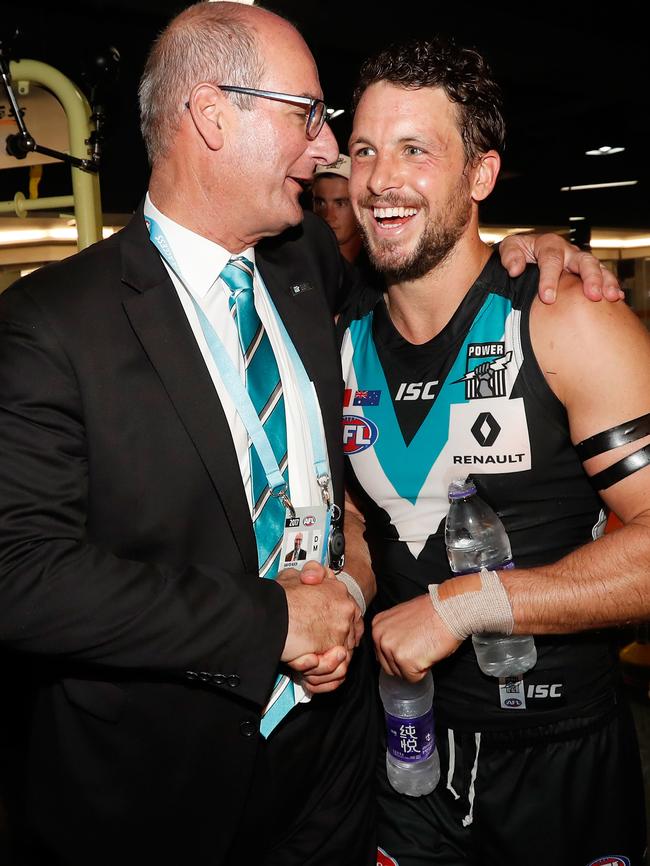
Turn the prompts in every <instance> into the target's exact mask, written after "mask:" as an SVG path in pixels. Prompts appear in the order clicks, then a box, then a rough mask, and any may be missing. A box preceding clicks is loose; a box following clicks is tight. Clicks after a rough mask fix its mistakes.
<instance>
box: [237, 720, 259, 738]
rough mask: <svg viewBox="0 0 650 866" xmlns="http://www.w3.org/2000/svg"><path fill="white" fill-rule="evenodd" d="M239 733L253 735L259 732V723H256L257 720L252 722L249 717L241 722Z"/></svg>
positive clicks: (243, 735)
mask: <svg viewBox="0 0 650 866" xmlns="http://www.w3.org/2000/svg"><path fill="white" fill-rule="evenodd" d="M239 733H240V734H241V735H242V737H252V736H253V735H254V734H256V733H257V725H256V724H255V722H252V721H250V720H249V719H247V720H246V721H245V722H240V723H239Z"/></svg>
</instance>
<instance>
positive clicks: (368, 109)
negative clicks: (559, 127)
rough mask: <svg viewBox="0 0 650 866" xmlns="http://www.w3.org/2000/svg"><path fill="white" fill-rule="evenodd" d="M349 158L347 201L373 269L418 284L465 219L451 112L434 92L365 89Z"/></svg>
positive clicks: (383, 85)
mask: <svg viewBox="0 0 650 866" xmlns="http://www.w3.org/2000/svg"><path fill="white" fill-rule="evenodd" d="M350 156H351V158H352V177H351V179H350V198H351V200H352V205H353V207H354V211H355V214H356V217H357V220H358V221H359V224H360V226H361V228H362V231H363V234H364V237H365V240H366V245H367V247H368V250H369V253H370V255H371V257H372V259H373V262H374V264H375V265H376V266H377V267H378V268H379V269H380V270H381V271H383V272H384V273H386V274H387V276H388V278H389V280H391V279H392V280H394V281H399V280H401V279H417V278H418V277H420V276H423V275H424V274H426V273H427V272H428V271H430V270H431V269H432V268H433V267H435V266H436V265H437V264H439V263H440V261H442V260H443V259H444V258H445V257H446V256H447V254H448V253H449V251H450V250H451V249H453V247H454V245H455V244H456V242H457V241H458V239H459V238H460V237H461V235H462V234H463V231H464V230H465V228H466V227H467V224H468V222H469V218H470V215H471V206H472V200H471V194H470V181H469V177H468V175H467V169H468V168H469V166H468V165H467V160H466V157H465V150H464V147H463V142H462V139H461V134H460V130H459V128H458V118H457V113H456V108H455V106H454V104H453V103H452V102H450V101H449V99H448V98H447V96H446V94H445V92H444V91H443V90H442V89H441V88H431V87H424V88H420V89H418V90H412V89H405V88H403V87H398V86H395V85H393V84H389V83H388V82H385V81H382V82H378V83H376V84H372V85H371V86H370V87H368V88H367V90H365V92H364V94H363V96H362V97H361V100H360V102H359V105H358V107H357V110H356V113H355V116H354V128H353V131H352V136H351V138H350Z"/></svg>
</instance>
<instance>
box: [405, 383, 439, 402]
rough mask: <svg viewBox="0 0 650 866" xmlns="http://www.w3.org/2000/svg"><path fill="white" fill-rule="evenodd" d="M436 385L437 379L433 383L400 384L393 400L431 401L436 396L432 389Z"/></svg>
mask: <svg viewBox="0 0 650 866" xmlns="http://www.w3.org/2000/svg"><path fill="white" fill-rule="evenodd" d="M437 384H438V380H437V379H436V380H435V381H433V382H402V384H401V385H400V386H399V388H398V389H397V394H395V400H433V398H434V397H435V396H436V395H435V394H434V393H433V389H434V388H435V386H436V385H437Z"/></svg>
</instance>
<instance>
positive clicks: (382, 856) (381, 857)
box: [377, 848, 399, 866]
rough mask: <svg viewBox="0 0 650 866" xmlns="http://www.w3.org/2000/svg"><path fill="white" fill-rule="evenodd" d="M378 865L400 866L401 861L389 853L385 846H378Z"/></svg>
mask: <svg viewBox="0 0 650 866" xmlns="http://www.w3.org/2000/svg"><path fill="white" fill-rule="evenodd" d="M377 866H399V863H398V862H397V860H395V859H393V857H391V856H390V854H387V853H386V852H385V851H384V849H383V848H377Z"/></svg>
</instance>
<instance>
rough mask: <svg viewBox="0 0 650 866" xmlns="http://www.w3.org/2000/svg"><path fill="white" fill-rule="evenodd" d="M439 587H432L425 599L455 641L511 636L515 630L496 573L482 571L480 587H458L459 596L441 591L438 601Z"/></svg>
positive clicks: (439, 585)
mask: <svg viewBox="0 0 650 866" xmlns="http://www.w3.org/2000/svg"><path fill="white" fill-rule="evenodd" d="M443 586H445V584H437V583H432V584H431V585H430V586H429V595H430V596H431V601H432V602H433V606H434V608H435V609H436V612H437V613H438V616H439V617H440V619H441V620H442V621H443V622H444V624H445V625H446V626H447V628H448V629H449V631H450V632H451V633H452V634H453V635H454V637H456V638H458V640H465V638H466V637H469V635H471V634H483V633H493V634H512V630H513V628H514V627H515V620H514V617H513V615H512V605H511V604H510V599H509V598H508V593H507V592H506V590H505V587H504V586H503V584H502V583H501V579H500V578H499V575H498V574H497V573H496V571H488V570H487V568H482V569H481V571H480V587H479V586H477V587H476V589H474V590H472V589H462V585H461V584H459V590H460V591H459V592H457V593H450V592H446V591H445V590H443V598H440V590H441V588H442V587H443Z"/></svg>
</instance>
